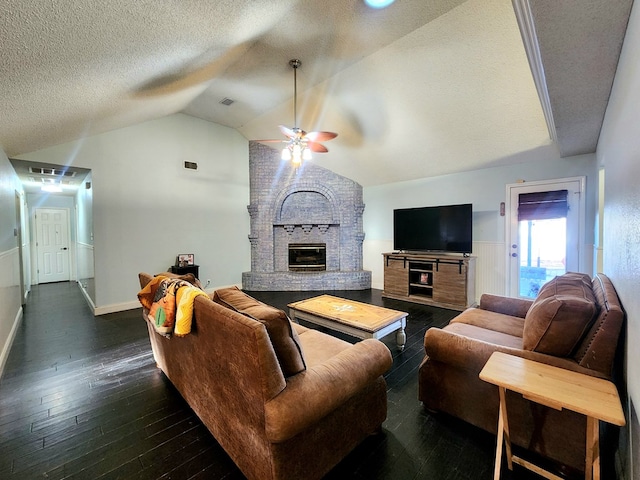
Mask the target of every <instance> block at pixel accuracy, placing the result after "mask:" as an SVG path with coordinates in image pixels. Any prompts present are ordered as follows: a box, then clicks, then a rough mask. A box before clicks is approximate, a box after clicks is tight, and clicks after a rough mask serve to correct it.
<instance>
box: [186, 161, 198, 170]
mask: <svg viewBox="0 0 640 480" xmlns="http://www.w3.org/2000/svg"><path fill="white" fill-rule="evenodd" d="M184 168H188V169H189V170H197V169H198V164H197V163H196V162H187V161H185V162H184Z"/></svg>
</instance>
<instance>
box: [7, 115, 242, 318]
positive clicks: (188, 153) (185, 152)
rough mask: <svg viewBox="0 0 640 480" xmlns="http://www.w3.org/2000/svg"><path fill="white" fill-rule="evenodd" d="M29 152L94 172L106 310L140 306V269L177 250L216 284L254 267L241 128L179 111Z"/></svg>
mask: <svg viewBox="0 0 640 480" xmlns="http://www.w3.org/2000/svg"><path fill="white" fill-rule="evenodd" d="M20 158H23V159H25V160H38V161H44V162H48V163H53V164H61V165H66V164H73V165H76V166H79V167H84V168H89V169H91V170H92V182H93V183H92V189H93V233H94V240H93V242H94V258H95V288H96V294H95V297H96V298H95V305H96V312H97V313H99V314H100V313H106V312H109V311H117V310H122V309H125V308H133V307H135V306H136V305H137V299H136V293H137V292H138V290H139V285H138V283H137V274H138V272H140V271H146V272H151V273H157V272H160V271H166V270H167V268H168V267H169V266H170V265H172V264H173V263H174V261H175V256H176V255H177V254H178V253H193V254H194V255H195V260H196V263H197V264H199V265H200V278H201V279H203V280H205V281H206V280H207V279H211V287H217V286H225V285H232V284H240V283H241V280H242V272H243V271H246V270H249V268H250V245H249V240H248V238H247V235H248V234H249V215H248V212H247V205H248V203H249V165H248V158H249V154H248V142H247V140H246V139H245V138H244V137H242V136H241V135H240V134H239V133H237V132H236V131H235V130H233V129H230V128H227V127H222V126H220V125H217V124H213V123H210V122H206V121H203V120H199V119H196V118H194V117H190V116H187V115H183V114H176V115H171V116H168V117H164V118H161V119H158V120H153V121H149V122H145V123H142V124H139V125H134V126H131V127H127V128H123V129H119V130H115V131H112V132H108V133H105V134H101V135H96V136H93V137H88V138H85V139H81V140H79V141H76V142H71V143H68V144H64V145H58V146H56V147H52V148H48V149H45V150H40V151H38V152H34V153H31V154H28V155H22V156H20ZM184 161H191V162H197V163H198V170H197V171H192V170H185V169H184V168H183V164H184Z"/></svg>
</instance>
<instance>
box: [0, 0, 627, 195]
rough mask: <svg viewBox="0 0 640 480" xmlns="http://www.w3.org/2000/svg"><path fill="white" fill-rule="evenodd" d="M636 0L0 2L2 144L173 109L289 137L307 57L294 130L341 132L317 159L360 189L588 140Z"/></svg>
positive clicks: (62, 135) (247, 132)
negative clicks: (374, 4) (286, 130)
mask: <svg viewBox="0 0 640 480" xmlns="http://www.w3.org/2000/svg"><path fill="white" fill-rule="evenodd" d="M514 5H515V9H514ZM631 5H632V0H617V1H615V2H611V1H608V0H582V1H580V2H558V1H551V0H530V1H527V0H514V3H513V4H512V2H511V0H467V1H462V0H429V1H425V0H396V2H395V3H394V4H392V5H391V6H390V7H388V8H386V9H382V10H375V9H371V8H369V7H367V6H366V5H365V4H364V3H363V1H362V0H349V1H345V0H323V1H319V0H263V1H261V0H235V1H233V2H226V1H225V2H214V1H210V0H189V1H180V2H175V1H174V2H169V1H164V2H158V1H155V0H139V1H136V2H132V1H130V0H83V1H82V2H57V1H49V2H42V1H40V0H0V43H1V45H2V47H1V49H0V146H1V147H2V148H3V150H4V151H5V153H6V154H7V155H8V156H10V157H19V156H20V155H21V154H25V153H29V152H33V151H36V150H39V149H42V148H45V147H48V146H52V145H56V144H60V143H64V142H68V141H71V140H74V139H76V138H80V137H82V136H86V135H92V134H96V133H100V132H105V131H108V130H112V129H116V128H121V127H126V126H129V125H132V124H136V123H139V122H143V121H146V120H150V119H154V118H158V117H161V116H165V115H168V114H172V113H176V112H182V113H185V114H188V115H193V116H196V117H199V118H202V119H204V120H208V121H211V122H215V123H218V124H221V125H226V126H229V127H232V128H235V129H237V130H238V131H239V132H240V133H242V134H243V135H244V136H245V137H246V138H247V139H249V140H255V139H278V138H282V137H281V134H280V132H279V130H278V128H277V127H278V125H279V124H284V125H288V126H294V125H293V98H292V97H293V75H292V70H291V68H290V67H289V65H288V62H289V60H290V59H292V58H298V59H300V60H301V61H302V67H301V68H300V69H299V70H298V124H299V125H297V126H300V127H301V128H303V129H305V130H329V131H335V132H338V133H339V136H338V138H336V139H334V140H332V141H331V142H330V143H327V144H326V146H327V147H328V148H329V150H330V152H329V153H327V154H322V155H315V156H314V160H313V161H314V162H316V163H318V164H320V165H322V166H325V167H327V168H330V169H332V170H334V171H335V172H337V173H340V174H342V175H345V176H347V177H349V178H352V179H354V180H356V181H358V182H360V183H361V184H363V185H376V184H382V183H386V182H395V181H402V180H408V179H414V178H419V177H428V176H433V175H441V174H447V173H454V172H458V171H463V170H470V169H476V168H483V167H489V166H494V165H504V164H514V163H522V162H526V161H536V160H542V159H548V158H558V152H560V155H562V156H569V155H576V154H581V153H589V152H593V151H595V146H596V144H597V139H598V135H599V131H600V125H601V123H602V119H603V116H604V112H605V109H606V104H607V101H608V96H609V92H610V89H611V85H612V82H613V78H614V75H615V69H616V66H617V61H618V55H619V52H620V48H621V45H622V41H623V39H624V32H625V29H626V24H627V19H628V16H629V11H630V8H631ZM514 10H515V11H518V12H523V14H522V15H519V17H520V19H518V18H517V17H516V14H515V13H514ZM520 27H522V31H527V30H530V32H531V33H532V34H533V36H532V40H531V41H527V42H524V43H523V37H522V34H521V28H520ZM525 37H526V35H525ZM525 46H526V48H525ZM531 65H534V66H535V65H537V67H538V68H534V71H535V72H537V73H536V75H532V69H531ZM534 78H535V79H538V84H537V88H536V82H535V81H534ZM224 99H231V100H232V101H233V102H232V103H231V104H230V105H225V104H224V103H221V102H222V101H223V100H224ZM225 103H229V102H225ZM543 107H544V109H543ZM545 115H546V116H545ZM276 145H277V144H276ZM80 166H81V165H80Z"/></svg>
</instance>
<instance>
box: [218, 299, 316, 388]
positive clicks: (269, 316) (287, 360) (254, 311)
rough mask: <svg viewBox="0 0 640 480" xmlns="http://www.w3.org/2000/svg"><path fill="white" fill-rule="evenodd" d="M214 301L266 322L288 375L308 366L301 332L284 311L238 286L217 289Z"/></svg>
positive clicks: (270, 336)
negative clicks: (248, 293)
mask: <svg viewBox="0 0 640 480" xmlns="http://www.w3.org/2000/svg"><path fill="white" fill-rule="evenodd" d="M213 301H214V302H216V303H219V304H220V305H223V306H225V307H227V308H230V309H231V310H235V311H236V312H239V313H242V314H243V315H246V316H247V317H250V318H253V319H254V320H257V321H259V322H261V323H263V324H264V326H265V327H266V329H267V333H268V334H269V338H270V339H271V344H272V345H273V349H274V351H275V352H276V357H277V358H278V362H279V363H280V368H282V373H283V375H284V376H285V377H290V376H291V375H295V374H297V373H300V372H302V371H304V370H305V369H306V364H305V360H304V355H303V353H302V348H301V347H300V339H299V338H298V334H297V333H296V331H295V330H294V329H293V327H292V326H291V321H290V320H289V317H287V314H286V313H284V312H283V311H282V310H279V309H277V308H275V307H272V306H270V305H267V304H265V303H262V302H259V301H258V300H256V299H255V298H253V297H251V296H249V295H247V294H246V293H244V292H243V291H242V290H240V289H239V288H237V287H229V288H221V289H218V290H216V291H215V292H214V293H213Z"/></svg>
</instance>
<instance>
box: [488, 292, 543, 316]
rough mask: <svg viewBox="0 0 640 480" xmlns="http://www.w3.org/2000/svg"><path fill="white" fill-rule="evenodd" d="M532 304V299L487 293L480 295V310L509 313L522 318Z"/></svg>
mask: <svg viewBox="0 0 640 480" xmlns="http://www.w3.org/2000/svg"><path fill="white" fill-rule="evenodd" d="M532 304H533V300H526V299H524V298H512V297H503V296H500V295H491V294H489V293H483V294H482V296H481V297H480V308H481V309H482V310H489V311H491V312H496V313H502V314H504V315H511V316H512V317H520V318H524V317H525V316H526V315H527V312H528V311H529V307H531V305H532Z"/></svg>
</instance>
